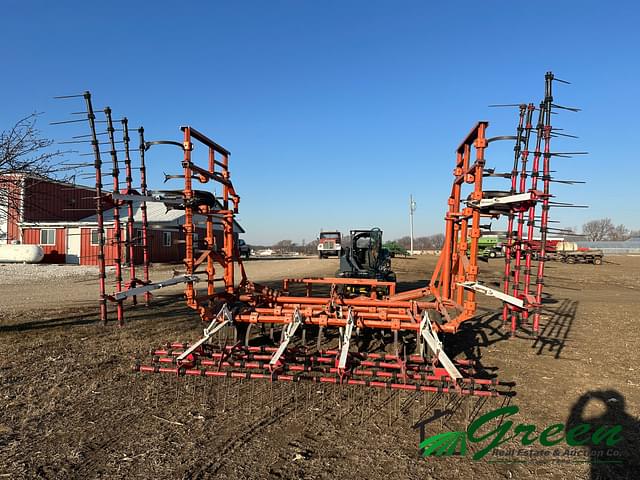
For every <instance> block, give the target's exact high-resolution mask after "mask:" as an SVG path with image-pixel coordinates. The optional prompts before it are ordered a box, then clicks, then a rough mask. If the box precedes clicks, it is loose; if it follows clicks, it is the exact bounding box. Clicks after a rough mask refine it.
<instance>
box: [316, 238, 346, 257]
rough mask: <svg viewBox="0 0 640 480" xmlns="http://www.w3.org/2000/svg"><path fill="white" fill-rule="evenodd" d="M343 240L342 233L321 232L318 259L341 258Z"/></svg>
mask: <svg viewBox="0 0 640 480" xmlns="http://www.w3.org/2000/svg"><path fill="white" fill-rule="evenodd" d="M341 239H342V235H341V234H340V232H320V236H319V237H318V258H327V257H329V256H335V257H339V256H340V250H342V245H341V244H340V242H341Z"/></svg>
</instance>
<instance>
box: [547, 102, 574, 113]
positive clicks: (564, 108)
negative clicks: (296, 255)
mask: <svg viewBox="0 0 640 480" xmlns="http://www.w3.org/2000/svg"><path fill="white" fill-rule="evenodd" d="M551 106H552V107H553V108H559V109H561V110H569V111H570V112H580V111H582V110H581V109H579V108H576V107H565V106H563V105H557V104H555V103H552V104H551Z"/></svg>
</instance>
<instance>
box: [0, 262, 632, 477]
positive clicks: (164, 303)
mask: <svg viewBox="0 0 640 480" xmlns="http://www.w3.org/2000/svg"><path fill="white" fill-rule="evenodd" d="M607 260H608V261H607V263H605V264H604V265H601V266H593V265H563V264H555V263H552V264H550V265H549V267H548V276H547V280H546V281H547V291H548V292H549V293H550V294H551V295H550V296H549V298H547V300H546V303H545V315H544V318H543V321H544V323H543V326H542V335H541V337H540V338H538V339H534V338H530V337H528V336H527V335H526V334H521V335H519V336H518V337H516V338H513V339H511V338H509V335H508V334H507V333H506V331H504V330H502V329H501V328H500V327H501V320H500V319H499V318H498V316H497V315H495V310H494V309H495V307H496V306H497V305H498V304H497V303H496V302H495V301H493V300H491V299H486V298H481V299H480V304H481V306H482V311H481V316H480V317H479V318H478V320H477V321H474V322H470V323H469V325H468V326H467V328H464V329H463V331H462V332H461V333H460V334H459V335H457V336H456V337H455V338H454V339H453V342H451V341H449V342H448V348H449V350H450V351H451V352H453V353H455V352H458V357H459V358H465V357H469V356H479V357H480V361H481V364H482V365H483V366H484V367H485V368H486V369H487V371H490V372H492V373H495V374H497V375H498V376H499V377H500V379H502V380H504V381H512V382H515V387H514V390H515V392H516V395H515V396H514V397H512V398H509V399H489V400H478V399H474V398H469V397H458V396H455V395H452V396H448V395H444V394H415V393H408V392H387V391H380V390H375V391H372V390H369V389H364V388H360V387H345V388H337V387H335V386H329V385H327V386H318V385H315V384H314V385H303V384H280V383H278V382H276V383H273V384H271V383H268V382H257V381H256V382H247V381H245V382H241V381H233V382H232V381H228V380H227V381H223V380H212V379H203V378H177V377H172V376H168V375H146V376H145V375H142V374H134V373H132V372H131V366H132V364H133V361H134V357H136V356H144V355H146V354H147V353H148V351H149V349H150V348H151V347H156V346H159V345H161V344H162V343H164V342H166V341H174V340H181V341H193V340H196V339H197V338H198V337H199V335H200V334H201V331H202V325H201V324H200V321H199V319H198V318H197V316H196V315H195V314H194V313H193V312H190V311H188V310H187V309H186V308H185V307H184V305H183V302H182V301H181V297H180V288H179V287H175V288H171V289H168V290H166V291H165V290H163V291H159V292H158V293H157V295H156V296H155V297H154V300H153V307H152V308H145V307H143V306H138V307H135V308H133V307H131V308H128V312H127V320H128V324H127V326H126V327H125V328H116V327H115V326H114V325H113V324H111V325H109V326H107V327H104V326H101V325H99V324H98V323H97V322H96V302H95V298H96V296H97V281H96V280H95V278H93V276H91V275H90V274H84V275H77V276H73V275H72V276H68V277H62V278H55V279H53V280H47V279H46V278H38V277H37V276H35V277H34V276H25V275H23V276H21V275H20V274H19V272H16V271H15V270H3V268H2V267H1V266H0V276H1V277H2V281H1V282H0V336H1V337H0V338H1V341H0V382H1V390H0V478H78V479H84V478H168V479H169V478H171V479H172V478H185V479H196V478H197V479H200V478H218V477H220V478H227V479H236V478H252V479H254V478H290V479H297V478H303V477H304V478H315V479H330V478H343V479H363V478H398V479H402V478H410V479H440V478H507V479H510V478H549V479H573V478H624V475H626V477H627V478H630V479H631V478H638V477H639V476H640V473H638V472H639V471H640V470H639V468H640V466H639V455H640V454H639V453H638V451H637V450H638V447H639V446H640V441H639V440H640V433H639V431H640V428H639V426H638V416H639V415H640V378H638V370H639V369H640V362H639V361H638V360H639V357H640V354H639V353H638V342H639V340H640V329H639V328H638V323H637V322H638V316H637V311H638V308H639V307H640V257H609V258H608V259H607ZM434 263H435V258H433V257H422V258H415V259H396V260H394V269H395V271H396V272H397V274H398V280H399V283H400V289H406V288H409V287H414V286H415V285H416V282H417V281H419V280H422V279H425V278H427V276H429V275H430V273H431V271H432V269H433V266H434ZM502 265H503V263H502V261H501V260H499V259H497V260H492V261H491V262H490V263H489V264H488V265H487V264H483V265H481V279H482V280H483V281H484V282H486V283H487V284H490V283H491V282H496V281H498V279H499V278H500V276H501V271H500V268H501V266H502ZM336 268H337V261H336V260H335V259H330V260H318V259H310V258H308V259H307V258H305V259H295V260H260V261H249V262H247V270H248V273H249V276H250V277H251V278H252V279H255V280H256V281H261V282H267V281H275V280H277V279H280V278H282V277H285V276H302V275H306V276H312V275H316V276H320V275H331V274H332V273H334V272H335V270H336ZM9 272H10V273H9ZM168 276H171V269H170V268H167V267H165V268H163V269H154V271H153V279H156V280H158V279H162V278H166V277H168ZM589 392H591V395H592V396H595V397H598V398H601V399H602V400H603V401H592V402H589V404H587V406H586V413H585V414H584V416H586V417H588V418H590V419H592V421H593V423H598V421H599V420H598V418H600V419H601V420H602V421H607V422H609V423H619V424H621V425H622V427H623V436H624V438H625V441H624V442H623V443H622V444H621V446H619V447H620V450H621V452H622V454H623V455H624V456H626V457H627V458H626V459H625V462H626V463H624V464H623V465H608V464H600V463H597V462H593V464H592V462H590V461H589V460H588V458H589V457H585V456H584V455H581V454H584V453H587V454H588V453H589V452H588V451H587V450H585V449H582V448H577V449H575V450H577V455H575V456H573V457H567V458H566V460H563V461H562V462H557V463H554V462H550V461H545V460H536V459H525V460H524V461H516V462H512V461H504V459H502V460H500V459H499V458H496V457H495V456H494V457H491V456H488V457H485V459H483V460H480V461H473V460H471V458H470V454H468V455H467V456H466V457H462V458H461V457H447V458H434V457H430V458H426V459H425V458H422V457H421V456H420V452H419V450H418V445H419V443H420V429H421V428H422V429H424V431H426V435H427V436H431V435H434V434H436V433H442V432H446V431H450V430H465V429H466V426H467V425H468V424H469V421H470V420H472V419H473V418H477V416H478V415H481V414H483V413H486V412H489V411H491V410H493V409H495V408H498V407H500V406H502V405H505V404H506V403H507V402H508V403H509V404H510V405H517V406H518V407H519V408H520V412H519V413H518V414H517V417H516V418H514V421H515V423H528V424H534V425H537V426H538V430H537V431H538V432H539V431H540V430H542V429H543V428H545V427H547V426H549V425H552V424H555V423H565V422H570V417H571V415H572V411H573V413H576V409H577V408H579V406H580V403H579V402H580V399H581V397H583V396H584V395H585V394H589ZM594 392H600V393H594ZM578 413H579V412H578ZM603 419H604V420H603ZM518 445H520V444H519V443H516V442H510V443H509V444H505V445H502V446H501V448H505V449H506V448H510V447H517V446H518ZM533 447H535V445H533V446H532V447H531V448H533ZM541 449H543V448H542V447H540V445H539V444H537V450H541ZM518 458H522V457H518Z"/></svg>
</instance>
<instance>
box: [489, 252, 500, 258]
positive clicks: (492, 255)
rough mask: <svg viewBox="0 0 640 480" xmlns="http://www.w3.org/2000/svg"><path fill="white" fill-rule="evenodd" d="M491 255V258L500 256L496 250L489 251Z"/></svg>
mask: <svg viewBox="0 0 640 480" xmlns="http://www.w3.org/2000/svg"><path fill="white" fill-rule="evenodd" d="M489 256H490V257H491V258H496V257H497V256H498V254H497V253H496V252H489Z"/></svg>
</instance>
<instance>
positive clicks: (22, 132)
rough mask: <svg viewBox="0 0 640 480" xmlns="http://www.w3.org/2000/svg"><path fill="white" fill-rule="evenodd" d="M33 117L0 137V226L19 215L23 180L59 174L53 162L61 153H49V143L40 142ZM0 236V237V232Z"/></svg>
mask: <svg viewBox="0 0 640 480" xmlns="http://www.w3.org/2000/svg"><path fill="white" fill-rule="evenodd" d="M37 118H38V114H36V113H33V114H31V115H29V116H27V117H24V118H23V119H21V120H18V122H16V123H15V125H13V126H12V127H11V128H9V129H7V130H3V131H2V132H1V133H0V225H2V224H4V223H5V222H6V220H7V216H9V215H12V212H17V211H19V208H18V207H19V204H20V196H21V192H20V191H21V189H20V186H21V184H22V181H23V179H24V177H25V176H31V177H37V178H43V179H44V178H51V177H53V176H54V175H55V174H56V173H58V172H60V171H61V165H60V164H58V163H56V162H55V160H56V159H57V158H58V157H60V156H61V155H62V154H63V152H60V151H57V150H55V151H54V150H50V149H49V147H50V146H51V145H52V144H53V140H49V139H46V138H42V136H41V133H40V131H39V130H38V129H37V128H36V120H37ZM0 234H2V233H1V232H0Z"/></svg>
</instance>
